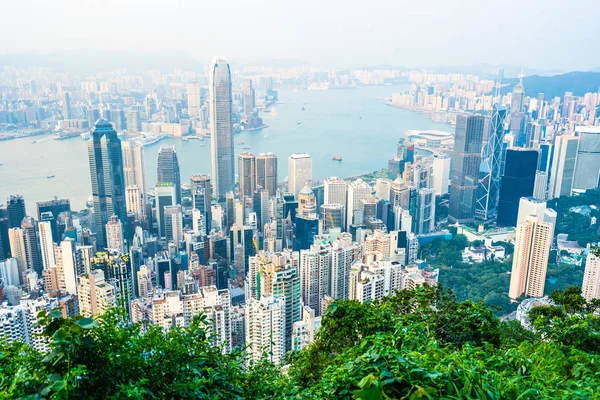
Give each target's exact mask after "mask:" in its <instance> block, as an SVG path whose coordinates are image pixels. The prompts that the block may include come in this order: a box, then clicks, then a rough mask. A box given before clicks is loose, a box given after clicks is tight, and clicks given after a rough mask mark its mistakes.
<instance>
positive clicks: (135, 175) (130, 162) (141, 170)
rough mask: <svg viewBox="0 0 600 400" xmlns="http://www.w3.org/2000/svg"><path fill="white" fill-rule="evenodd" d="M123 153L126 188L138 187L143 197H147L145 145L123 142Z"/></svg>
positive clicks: (136, 142)
mask: <svg viewBox="0 0 600 400" xmlns="http://www.w3.org/2000/svg"><path fill="white" fill-rule="evenodd" d="M121 152H122V153H123V172H124V176H125V186H126V187H127V186H131V185H136V186H137V187H138V188H140V192H141V195H142V196H145V195H146V190H147V187H146V172H145V171H146V170H145V164H144V145H142V143H140V142H139V141H137V140H124V141H122V142H121Z"/></svg>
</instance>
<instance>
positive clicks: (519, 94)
mask: <svg viewBox="0 0 600 400" xmlns="http://www.w3.org/2000/svg"><path fill="white" fill-rule="evenodd" d="M524 99H525V88H524V87H523V73H521V75H520V76H519V83H517V84H516V85H515V87H514V88H513V91H512V99H511V101H510V113H511V114H514V113H518V112H521V109H522V108H523V100H524Z"/></svg>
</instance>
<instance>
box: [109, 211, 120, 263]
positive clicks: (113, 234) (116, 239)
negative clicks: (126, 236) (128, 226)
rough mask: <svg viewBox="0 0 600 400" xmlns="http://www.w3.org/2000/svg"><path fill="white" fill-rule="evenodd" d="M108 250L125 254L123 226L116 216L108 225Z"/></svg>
mask: <svg viewBox="0 0 600 400" xmlns="http://www.w3.org/2000/svg"><path fill="white" fill-rule="evenodd" d="M106 248H107V249H108V251H111V252H115V253H119V254H121V253H123V226H122V224H121V221H119V218H118V217H117V216H116V215H113V216H111V217H110V219H109V220H108V222H107V223H106Z"/></svg>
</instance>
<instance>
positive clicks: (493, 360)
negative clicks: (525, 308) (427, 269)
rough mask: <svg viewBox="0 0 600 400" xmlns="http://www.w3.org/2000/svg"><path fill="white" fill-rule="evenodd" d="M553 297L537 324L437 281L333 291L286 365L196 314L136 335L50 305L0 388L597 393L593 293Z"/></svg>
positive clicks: (95, 394)
mask: <svg viewBox="0 0 600 400" xmlns="http://www.w3.org/2000/svg"><path fill="white" fill-rule="evenodd" d="M552 299H553V300H554V301H555V303H556V305H555V306H551V307H541V308H539V309H534V310H535V311H534V312H532V313H531V321H532V323H533V325H534V326H535V328H536V331H535V332H536V333H531V332H529V331H526V330H524V329H523V328H522V327H521V326H520V324H519V323H518V322H516V321H512V322H509V323H506V322H501V321H500V320H499V319H498V318H496V317H495V316H494V315H493V312H492V311H491V310H490V309H489V308H487V307H486V306H485V305H484V304H483V303H481V302H470V301H466V302H459V301H457V300H456V298H455V296H454V295H453V294H452V293H451V292H449V291H443V290H441V289H440V288H429V287H422V288H419V289H417V290H415V291H402V292H399V293H397V294H395V295H394V296H390V297H387V298H386V299H384V300H383V301H381V302H376V303H373V304H360V303H358V302H355V301H347V300H343V301H336V302H334V303H333V304H332V305H330V307H329V308H328V310H327V312H326V314H325V316H324V318H323V321H322V326H321V330H320V332H319V334H318V338H317V340H316V341H315V342H314V343H313V344H311V345H310V346H309V347H308V348H307V349H305V350H303V351H301V352H299V353H297V354H289V355H288V358H289V362H290V366H289V369H288V370H287V372H286V373H282V372H281V371H280V370H279V369H278V368H276V367H274V366H272V365H270V364H269V363H267V362H262V363H259V364H258V365H251V366H248V367H246V366H245V365H244V360H243V354H242V353H234V354H232V355H223V354H222V353H221V351H220V350H219V349H217V348H214V347H212V346H211V345H210V338H209V337H208V336H207V334H206V332H205V331H204V330H203V329H202V326H203V325H202V321H201V320H198V321H196V322H195V323H194V324H193V325H192V326H190V327H189V328H176V329H173V330H171V331H169V332H168V333H166V334H165V333H163V332H162V330H161V329H159V328H152V327H151V328H149V330H148V331H147V332H146V333H145V334H141V331H140V327H139V326H138V325H129V324H124V323H123V322H122V319H121V317H120V316H119V315H118V313H116V312H113V313H109V314H107V315H105V316H103V317H101V318H99V319H98V320H97V322H94V321H92V320H90V319H69V320H64V319H62V318H60V316H59V315H57V314H56V313H51V314H50V315H48V316H46V317H45V321H43V322H44V323H46V324H47V327H46V330H45V335H47V336H48V338H49V339H50V340H51V342H50V343H51V348H52V352H51V353H49V354H48V355H42V354H39V353H37V352H35V351H33V350H32V349H30V348H27V347H26V346H23V345H20V344H13V345H11V346H5V345H4V346H2V345H0V398H18V397H29V398H35V397H38V396H39V397H51V398H56V399H62V398H73V399H78V398H91V399H100V398H103V399H104V398H108V399H117V398H118V399H123V398H133V399H155V398H156V399H158V398H161V399H163V398H199V399H241V398H244V399H272V398H275V399H364V400H375V399H390V398H447V399H459V398H460V399H463V398H477V399H504V398H520V399H540V398H571V399H577V398H581V399H584V398H585V399H588V398H599V397H600V379H599V377H600V334H599V332H600V322H599V319H598V317H596V316H594V315H593V313H594V312H596V311H598V310H600V302H598V301H596V302H592V303H588V302H586V301H585V300H584V299H583V298H582V297H581V295H580V292H579V289H578V288H569V289H568V290H565V291H559V292H555V293H553V294H552ZM542 337H543V338H544V340H542Z"/></svg>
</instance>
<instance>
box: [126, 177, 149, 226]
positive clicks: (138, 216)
mask: <svg viewBox="0 0 600 400" xmlns="http://www.w3.org/2000/svg"><path fill="white" fill-rule="evenodd" d="M125 190H126V194H127V195H126V197H125V204H126V206H127V213H132V214H133V215H134V218H135V220H136V221H141V220H142V217H143V216H144V215H145V214H146V207H144V201H143V199H142V192H141V190H140V188H139V187H138V186H137V185H131V186H127V187H126V188H125Z"/></svg>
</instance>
